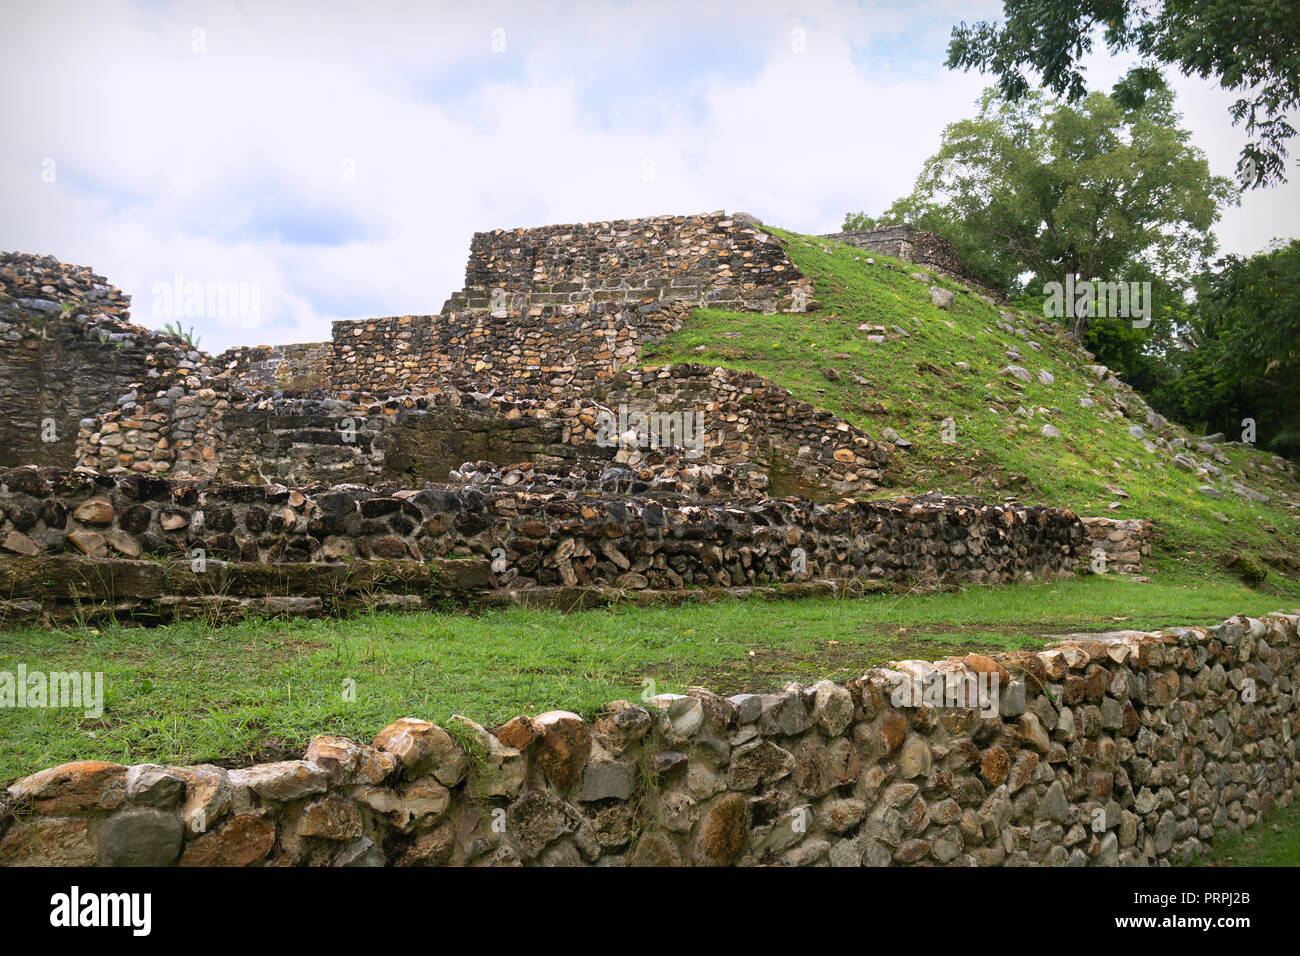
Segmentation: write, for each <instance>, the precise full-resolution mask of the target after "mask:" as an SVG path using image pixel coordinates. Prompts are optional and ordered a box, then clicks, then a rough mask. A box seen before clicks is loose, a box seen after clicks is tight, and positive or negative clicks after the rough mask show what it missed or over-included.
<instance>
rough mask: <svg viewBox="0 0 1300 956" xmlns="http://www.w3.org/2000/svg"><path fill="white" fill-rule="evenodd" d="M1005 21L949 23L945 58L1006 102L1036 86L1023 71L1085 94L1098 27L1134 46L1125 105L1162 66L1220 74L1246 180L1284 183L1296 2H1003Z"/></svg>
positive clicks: (1296, 54) (1298, 77) (1297, 82)
mask: <svg viewBox="0 0 1300 956" xmlns="http://www.w3.org/2000/svg"><path fill="white" fill-rule="evenodd" d="M1003 13H1004V15H1005V21H1004V22H1003V23H1000V24H999V23H996V22H994V23H989V22H987V21H980V22H978V23H976V24H974V25H973V26H969V27H968V26H967V25H966V24H965V22H963V23H962V24H961V25H960V26H957V27H955V28H954V29H953V32H952V39H951V41H950V42H949V44H948V60H947V65H948V66H949V67H952V68H960V69H970V68H972V67H973V68H976V69H978V70H980V71H981V72H991V73H993V74H994V75H996V76H997V77H998V87H999V89H1000V90H1001V91H1002V94H1003V95H1004V96H1005V97H1006V98H1007V99H1009V100H1018V99H1020V98H1022V97H1024V96H1026V95H1027V94H1028V93H1029V92H1030V90H1031V88H1032V87H1031V84H1030V81H1029V79H1028V78H1027V77H1026V75H1025V71H1026V70H1029V71H1033V72H1035V73H1037V74H1038V75H1039V76H1040V77H1041V78H1042V83H1043V85H1044V86H1045V87H1046V88H1047V89H1049V90H1051V91H1052V92H1053V93H1054V94H1056V95H1057V96H1061V95H1064V96H1066V97H1067V98H1068V100H1069V101H1076V100H1079V99H1082V98H1083V97H1084V96H1085V95H1086V93H1087V83H1086V82H1085V78H1084V68H1083V67H1082V65H1081V63H1082V60H1083V59H1084V57H1085V56H1087V55H1088V54H1089V53H1091V51H1092V49H1093V41H1094V37H1095V36H1096V34H1097V33H1098V31H1100V32H1101V35H1102V37H1103V39H1104V42H1105V45H1106V47H1107V49H1108V50H1109V51H1110V52H1111V53H1112V54H1119V53H1123V52H1132V53H1136V54H1137V56H1138V57H1139V58H1140V62H1139V64H1138V65H1136V66H1134V67H1133V68H1132V69H1130V70H1129V72H1128V73H1127V75H1125V76H1124V78H1123V79H1122V80H1121V81H1120V82H1119V83H1118V84H1117V85H1116V89H1115V93H1116V95H1117V96H1118V97H1119V98H1120V99H1121V101H1123V102H1126V103H1128V104H1130V105H1131V104H1135V103H1138V102H1141V100H1142V99H1143V98H1145V97H1146V96H1147V95H1149V94H1150V93H1151V92H1153V91H1155V90H1160V89H1163V88H1164V81H1163V78H1162V77H1161V74H1160V67H1161V66H1165V65H1168V66H1176V67H1177V68H1178V69H1179V70H1181V71H1182V73H1183V74H1184V75H1188V76H1190V75H1196V76H1200V77H1202V78H1204V77H1214V78H1217V79H1218V81H1219V85H1220V86H1221V87H1223V88H1224V89H1226V90H1229V91H1232V92H1235V93H1237V94H1239V98H1238V99H1237V101H1236V102H1235V103H1234V104H1233V105H1232V107H1231V110H1230V112H1231V115H1232V121H1233V125H1236V124H1238V123H1241V122H1243V121H1244V122H1245V130H1246V133H1247V135H1248V136H1251V137H1256V138H1255V139H1252V141H1251V142H1249V143H1248V144H1247V145H1246V146H1245V147H1244V148H1243V149H1242V151H1241V159H1240V162H1239V163H1238V167H1237V169H1238V175H1239V177H1240V179H1241V180H1242V181H1243V182H1244V183H1245V184H1246V185H1248V186H1251V187H1256V186H1262V185H1265V184H1269V183H1274V182H1283V181H1285V179H1286V176H1285V163H1284V157H1285V156H1286V142H1287V140H1288V139H1290V138H1291V137H1292V136H1294V135H1295V132H1296V131H1295V128H1294V127H1292V126H1291V124H1290V123H1289V122H1288V121H1287V118H1286V114H1287V113H1288V112H1291V111H1294V110H1295V109H1296V107H1297V106H1300V42H1297V26H1296V23H1297V16H1300V10H1298V9H1297V5H1296V0H1004V2H1003Z"/></svg>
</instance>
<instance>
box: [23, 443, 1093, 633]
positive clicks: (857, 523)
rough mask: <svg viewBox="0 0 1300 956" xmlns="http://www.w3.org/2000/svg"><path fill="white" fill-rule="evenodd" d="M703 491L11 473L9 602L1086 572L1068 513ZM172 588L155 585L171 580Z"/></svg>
mask: <svg viewBox="0 0 1300 956" xmlns="http://www.w3.org/2000/svg"><path fill="white" fill-rule="evenodd" d="M694 490H695V489H694V488H692V487H691V486H689V485H688V486H686V491H687V492H688V494H681V493H679V492H676V491H675V490H674V489H673V488H671V487H662V486H661V488H660V489H659V490H657V491H655V493H653V494H652V493H650V491H647V492H644V493H642V494H641V495H638V496H633V495H627V494H611V493H608V492H605V491H596V492H588V491H584V490H564V489H559V488H555V487H554V486H546V485H544V486H542V487H540V488H537V489H533V488H530V487H528V485H527V484H526V483H525V484H523V485H522V486H519V485H515V486H511V485H506V484H503V485H490V484H474V485H469V486H462V487H456V486H435V487H429V488H424V489H421V490H414V489H403V488H401V487H400V486H398V485H380V486H375V487H366V486H359V485H339V486H336V487H333V488H329V487H324V486H318V487H315V488H305V489H301V490H295V489H289V488H285V487H284V486H281V485H247V484H219V483H214V482H211V481H208V480H198V481H191V480H168V479H162V478H157V477H153V476H145V475H132V476H130V477H127V478H123V479H121V480H118V479H115V478H112V477H110V476H105V475H95V474H93V473H89V472H63V471H57V470H52V469H50V470H37V469H32V468H20V469H13V470H10V471H5V472H0V507H2V508H3V523H0V555H4V556H5V557H0V561H3V562H5V564H6V567H5V568H4V569H3V572H2V573H0V581H3V582H4V583H5V584H6V587H7V590H6V591H5V592H4V593H5V597H6V599H7V600H8V602H10V603H12V602H14V601H28V602H35V603H36V604H38V605H39V608H32V607H30V606H25V608H24V611H25V613H26V614H28V615H29V616H30V615H31V614H32V613H39V612H46V613H49V614H51V615H54V616H56V617H57V616H60V615H61V614H64V613H66V612H67V611H68V609H69V608H70V607H78V606H80V605H81V604H82V603H83V602H85V601H98V600H102V599H104V596H103V595H102V594H100V593H99V592H98V591H96V590H94V589H93V588H92V589H91V590H90V591H87V590H85V588H86V587H87V585H86V584H85V583H84V582H80V579H81V578H84V577H86V575H71V574H65V575H62V576H60V577H57V578H53V579H50V578H48V577H47V576H46V575H44V574H43V573H42V572H41V571H40V570H39V567H38V563H37V562H35V561H34V560H33V559H36V558H43V557H59V556H73V557H76V556H84V557H85V558H86V559H88V560H90V561H91V562H104V563H105V564H106V565H111V564H112V562H113V561H114V560H127V559H132V560H140V559H146V560H148V559H152V560H155V561H164V562H165V561H188V560H190V559H192V557H193V556H194V555H195V553H196V552H197V553H199V554H201V555H202V556H203V557H205V558H207V559H211V560H225V561H234V562H244V563H248V564H256V565H279V564H321V565H329V564H333V563H338V562H348V561H351V560H354V559H362V560H406V561H415V562H426V561H429V560H432V559H440V558H451V557H453V556H470V557H475V558H478V559H481V560H487V559H489V558H491V559H494V560H495V561H496V562H497V566H496V567H495V568H494V578H493V581H492V584H493V586H495V587H497V588H507V587H509V588H513V589H520V588H525V589H526V588H532V587H548V586H550V587H574V586H583V587H616V588H621V589H629V590H634V591H640V590H646V589H650V590H666V591H680V590H682V589H689V588H701V587H722V588H733V587H739V586H750V585H755V584H763V583H772V582H799V581H808V580H837V581H843V582H853V581H857V582H868V583H883V584H895V585H897V584H906V585H927V586H934V585H947V586H952V585H957V584H963V583H977V584H1000V583H1008V582H1012V581H1017V580H1024V579H1033V578H1035V577H1051V576H1054V575H1059V574H1066V573H1070V572H1071V571H1072V570H1073V569H1075V568H1076V567H1080V565H1081V562H1084V563H1083V564H1082V567H1083V568H1084V569H1086V567H1087V565H1086V558H1087V556H1088V551H1087V548H1086V532H1085V530H1084V526H1083V524H1082V522H1081V521H1080V520H1079V518H1078V517H1077V516H1075V515H1074V514H1073V513H1071V512H1069V511H1063V510H1058V509H1052V508H1042V507H1022V506H1018V505H988V504H984V503H983V502H980V501H978V500H973V499H965V498H955V497H939V496H932V497H925V498H917V499H906V498H895V499H886V500H882V501H864V502H854V501H847V500H843V501H838V502H834V503H831V504H827V505H820V504H816V503H814V502H811V501H807V500H800V499H773V498H757V499H750V500H743V499H742V500H727V501H711V500H708V499H701V498H697V497H694V495H693V494H689V493H690V492H693V491H694ZM108 570H111V568H109V569H108ZM322 574H323V575H325V576H328V572H327V571H322ZM160 580H161V581H162V582H163V583H162V584H158V585H157V587H162V586H164V585H165V583H166V580H167V579H166V578H163V579H160ZM79 582H80V583H79ZM297 586H298V587H304V586H305V585H303V584H301V583H299V584H298V585H297ZM119 592H120V593H119ZM276 593H277V594H280V595H290V594H292V593H295V592H293V591H291V590H290V591H286V590H279V591H277V592H276ZM157 596H158V595H157V594H153V593H149V594H145V593H143V592H141V593H140V594H139V595H136V594H135V593H134V592H133V591H131V590H130V589H125V590H124V589H117V590H115V592H114V593H113V595H112V596H111V597H112V601H113V602H114V606H115V607H118V606H119V605H120V609H121V612H122V615H123V616H127V617H129V612H130V610H131V603H130V602H131V601H132V599H133V598H135V597H138V598H139V600H140V601H141V602H142V603H143V607H142V609H143V610H149V609H151V608H152V604H151V603H149V602H151V601H152V599H153V598H155V597H157ZM237 596H240V597H246V596H252V595H250V594H249V593H247V592H243V593H240V594H238V595H237ZM258 596H265V595H258Z"/></svg>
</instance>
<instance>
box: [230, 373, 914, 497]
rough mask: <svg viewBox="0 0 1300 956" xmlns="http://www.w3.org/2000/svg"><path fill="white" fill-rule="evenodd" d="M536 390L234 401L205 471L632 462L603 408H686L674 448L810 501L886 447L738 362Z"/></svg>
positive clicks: (870, 479) (869, 482)
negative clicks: (693, 426) (689, 444)
mask: <svg viewBox="0 0 1300 956" xmlns="http://www.w3.org/2000/svg"><path fill="white" fill-rule="evenodd" d="M541 391H542V397H523V396H519V395H513V396H512V395H510V394H506V395H501V396H498V395H494V394H489V393H475V392H468V393H467V392H463V391H461V390H459V389H450V390H446V391H433V392H430V393H427V394H400V393H399V394H393V395H387V396H383V397H380V396H373V395H363V394H358V393H351V394H350V397H348V398H345V399H339V398H313V397H302V398H288V397H281V398H263V399H260V400H257V401H253V402H246V403H243V404H242V405H240V406H239V407H236V408H233V409H231V410H229V411H225V412H223V419H222V421H223V429H224V431H223V434H224V435H225V440H224V452H223V453H222V455H221V456H220V460H219V463H218V464H219V468H218V471H217V472H216V475H217V477H219V478H222V479H224V480H230V481H247V482H253V483H259V482H272V483H282V484H289V485H292V484H309V483H315V482H324V483H330V484H333V483H338V482H342V481H350V482H375V481H398V482H405V483H407V484H410V485H419V484H424V483H428V482H440V481H446V480H448V478H449V476H450V474H451V472H452V471H453V470H455V469H457V468H458V467H459V465H460V464H461V463H462V462H466V461H491V462H496V463H497V464H499V465H503V466H509V465H511V464H513V463H520V462H528V463H532V464H534V465H540V466H543V467H552V468H556V467H564V468H580V469H584V470H590V469H600V468H605V467H609V466H611V465H616V464H617V465H625V464H626V465H632V466H637V465H640V464H641V463H642V462H643V461H644V460H645V458H646V455H647V454H648V452H649V451H650V449H649V448H648V447H646V446H647V445H648V443H649V435H648V434H646V431H647V430H646V429H644V428H641V429H639V430H638V437H639V438H643V439H644V441H643V442H642V443H641V444H642V447H640V448H637V447H621V446H620V444H619V443H618V442H617V441H608V440H606V439H602V437H601V430H600V425H601V421H602V419H601V417H600V416H601V415H602V413H609V415H610V416H611V418H610V419H609V420H612V421H617V419H618V416H619V415H620V412H621V411H625V412H627V413H628V415H630V414H631V413H635V412H638V411H639V412H641V413H646V414H651V413H653V414H660V415H662V414H667V415H682V416H687V415H689V416H695V415H696V414H697V413H698V415H699V416H700V417H699V419H698V421H699V422H700V423H702V427H701V428H700V431H699V434H698V436H697V435H694V434H692V436H690V437H691V438H692V439H694V438H698V439H699V445H698V447H697V448H691V449H684V448H683V449H682V450H683V451H685V452H687V454H688V455H691V456H693V457H695V458H697V459H698V460H699V461H701V462H708V463H711V464H718V465H722V466H725V467H739V466H742V465H748V466H751V468H752V469H753V470H755V471H756V472H758V473H760V474H761V475H762V476H763V484H764V486H765V487H768V488H770V490H771V493H772V494H774V495H778V496H785V495H792V494H794V495H799V496H801V497H806V498H813V499H817V500H822V499H831V498H836V497H842V496H848V495H856V494H862V493H866V492H870V491H872V490H875V489H876V488H878V487H880V485H881V484H882V483H883V481H882V475H883V471H884V469H885V468H886V467H887V466H888V464H889V461H890V457H891V448H892V446H890V445H888V444H885V443H882V442H877V441H875V440H873V439H872V438H870V437H869V436H868V435H867V434H866V433H865V432H863V431H862V430H861V429H859V428H857V427H855V426H853V425H850V424H849V423H848V422H845V421H844V420H842V419H840V418H839V417H838V416H836V415H834V414H832V413H830V412H827V411H823V410H819V409H816V408H814V407H813V406H811V405H809V404H807V403H806V402H800V401H796V400H794V399H793V398H792V397H791V396H790V393H789V392H788V391H787V390H786V389H784V388H780V387H778V386H776V385H775V384H773V383H772V382H771V381H770V380H768V379H765V378H763V377H761V376H758V375H755V374H753V373H750V372H738V371H733V370H730V369H725V368H721V367H714V366H706V365H698V364H694V363H681V364H677V365H666V366H659V367H655V368H650V369H645V370H639V371H624V372H619V373H618V374H616V375H613V376H611V377H610V378H608V379H607V380H605V381H604V382H601V383H599V384H598V385H593V386H592V387H591V388H590V389H589V390H584V391H579V392H577V393H575V394H571V395H570V396H569V397H566V398H553V397H551V396H550V395H549V393H548V392H547V390H545V389H543V390H541ZM627 417H628V416H626V415H625V416H624V418H625V420H626V418H627ZM619 432H620V434H622V433H624V429H623V426H622V425H620V426H619ZM670 434H671V433H670ZM657 437H658V435H657V433H656V438H657ZM624 444H630V443H624ZM507 470H509V468H507Z"/></svg>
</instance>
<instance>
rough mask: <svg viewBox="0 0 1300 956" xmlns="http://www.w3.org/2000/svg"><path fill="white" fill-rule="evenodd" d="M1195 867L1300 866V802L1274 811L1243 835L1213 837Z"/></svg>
mask: <svg viewBox="0 0 1300 956" xmlns="http://www.w3.org/2000/svg"><path fill="white" fill-rule="evenodd" d="M1196 865H1197V866H1300V803H1292V804H1291V806H1289V807H1286V808H1285V809H1275V810H1274V811H1273V812H1272V813H1270V814H1269V815H1268V816H1267V817H1265V818H1264V819H1263V820H1259V821H1256V822H1255V825H1254V826H1253V827H1251V828H1250V829H1249V830H1246V831H1244V832H1242V833H1235V834H1232V835H1231V836H1216V837H1215V839H1214V847H1213V849H1212V850H1211V851H1210V853H1209V854H1207V855H1206V856H1203V857H1201V858H1200V859H1199V860H1197V861H1196Z"/></svg>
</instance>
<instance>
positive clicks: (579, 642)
mask: <svg viewBox="0 0 1300 956" xmlns="http://www.w3.org/2000/svg"><path fill="white" fill-rule="evenodd" d="M1296 604H1300V591H1296V590H1292V591H1290V592H1287V593H1274V594H1263V593H1259V592H1256V591H1251V590H1249V589H1248V588H1246V587H1244V586H1243V585H1241V584H1239V583H1236V582H1234V581H1232V580H1231V579H1228V578H1226V577H1223V576H1198V575H1193V574H1187V573H1181V574H1179V573H1173V572H1171V573H1169V574H1167V575H1163V576H1161V577H1160V578H1158V579H1157V580H1155V581H1153V582H1152V583H1149V584H1141V583H1135V582H1133V581H1130V580H1124V579H1120V578H1118V577H1115V576H1113V575H1108V576H1102V577H1085V578H1082V579H1079V580H1076V581H1064V582H1054V583H1039V584H1033V585H1019V586H1012V587H1006V588H970V589H967V590H964V591H960V592H946V593H937V594H909V595H888V594H877V595H873V596H869V597H860V598H822V599H810V600H803V601H792V600H784V601H771V602H764V601H758V600H751V601H745V602H740V601H726V602H722V603H717V604H709V605H699V604H694V605H685V606H682V607H676V608H660V609H632V608H611V609H604V610H591V611H583V612H576V613H572V614H568V615H565V614H561V613H558V612H553V611H537V610H523V609H509V610H494V611H490V612H485V613H483V614H481V615H479V616H476V617H471V616H467V615H464V614H457V613H448V614H420V615H403V614H373V615H365V616H360V617H355V618H350V619H343V620H291V621H248V622H244V623H240V624H236V625H231V626H228V627H221V628H217V629H213V628H211V627H210V626H207V625H205V624H203V623H201V622H187V623H182V624H173V625H170V626H167V627H158V628H152V629H145V628H125V627H116V628H106V629H100V630H92V629H81V630H73V631H43V630H38V629H30V630H23V631H13V632H8V633H3V634H0V670H6V671H10V672H11V673H12V672H15V671H16V669H17V667H18V665H19V664H20V663H22V664H25V665H26V667H27V669H28V671H29V672H30V671H33V670H43V671H47V672H49V671H71V670H76V671H90V672H97V671H98V672H103V673H104V675H105V676H104V683H105V712H104V714H103V716H102V717H100V718H98V719H93V720H92V719H86V718H84V716H83V715H82V714H81V712H79V711H72V710H53V709H45V710H41V709H34V708H33V709H13V710H8V711H5V712H4V714H3V720H4V722H5V723H4V741H5V746H4V748H3V751H2V752H0V780H11V779H13V778H16V777H18V776H22V775H24V774H27V773H31V772H33V771H35V770H37V769H41V768H44V767H48V766H52V765H55V764H59V763H63V762H66V761H69V760H75V759H91V758H94V759H105V760H116V761H120V762H128V763H139V762H144V761H156V762H173V763H193V762H200V761H213V762H224V763H226V764H227V765H237V764H242V763H247V762H248V761H250V760H254V759H257V760H265V759H278V758H280V757H281V756H283V755H286V754H292V755H297V754H299V753H300V752H301V750H302V749H303V747H305V745H306V744H307V742H308V741H309V740H310V739H311V737H312V736H314V735H315V734H318V733H341V734H346V735H348V736H351V737H354V738H357V739H361V740H369V739H370V738H371V737H372V736H373V735H374V734H375V732H376V731H378V730H379V729H380V728H381V727H383V726H385V725H386V724H388V723H389V722H391V721H392V720H394V719H396V718H398V717H403V716H418V717H424V718H427V719H430V720H435V721H444V720H446V718H448V717H449V716H450V715H451V714H453V713H461V714H464V715H466V716H468V717H471V718H472V719H474V720H477V721H479V722H480V723H484V724H487V725H489V726H492V725H495V724H496V723H498V722H500V721H504V720H506V719H508V718H510V717H512V716H514V715H516V714H518V713H523V712H526V713H531V714H536V713H539V712H542V711H545V710H548V709H554V708H562V709H566V710H574V711H578V712H581V713H584V714H590V713H592V712H594V711H595V710H596V709H597V708H598V707H599V706H600V705H601V704H603V703H604V702H606V701H608V700H612V699H617V698H620V697H625V698H629V699H637V698H638V697H640V696H641V695H642V694H643V692H644V691H646V690H647V689H650V688H653V690H654V691H657V692H670V691H680V690H683V689H685V688H687V687H691V686H705V687H708V688H710V689H711V690H714V691H717V692H719V693H724V694H734V693H739V692H742V691H772V690H778V689H780V687H781V686H782V685H783V684H784V683H785V682H786V681H787V680H799V681H802V682H805V683H810V682H813V681H816V680H819V679H821V678H825V677H830V678H835V679H839V680H845V679H848V678H851V677H854V676H857V675H858V674H860V673H862V671H863V670H865V669H866V668H868V667H871V666H874V665H877V664H880V663H882V662H883V661H886V660H889V659H898V658H905V657H917V656H940V655H943V654H947V653H967V652H970V651H972V650H991V649H992V650H996V649H1009V648H1020V647H1026V646H1038V645H1041V644H1042V643H1044V641H1045V638H1046V635H1050V634H1054V633H1062V632H1068V631H1074V630H1107V629H1115V628H1141V629H1151V628H1156V627H1160V626H1169V625H1176V624H1195V623H1200V624H1211V623H1216V622H1218V621H1220V620H1222V619H1223V618H1225V617H1228V616H1230V615H1232V614H1236V613H1249V614H1256V615H1258V614H1262V613H1266V612H1268V611H1272V610H1278V609H1280V608H1285V607H1293V606H1295V605H1296ZM348 681H354V682H355V700H354V701H350V700H347V699H345V694H344V690H345V687H347V686H349V685H347V684H346V683H345V682H348Z"/></svg>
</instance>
